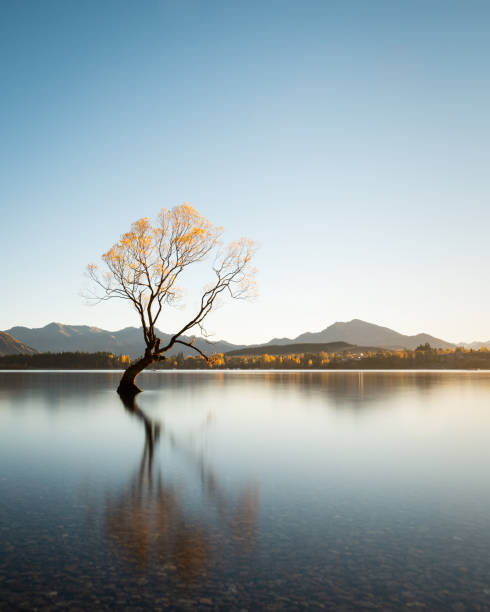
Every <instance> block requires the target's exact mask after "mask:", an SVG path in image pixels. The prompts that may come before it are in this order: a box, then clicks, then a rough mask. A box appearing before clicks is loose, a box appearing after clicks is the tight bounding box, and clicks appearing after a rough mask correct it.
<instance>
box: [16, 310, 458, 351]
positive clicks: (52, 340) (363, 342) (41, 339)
mask: <svg viewBox="0 0 490 612" xmlns="http://www.w3.org/2000/svg"><path fill="white" fill-rule="evenodd" d="M156 332H157V335H158V337H159V338H161V339H162V341H163V343H165V342H166V341H168V339H169V338H170V335H169V334H165V333H163V332H161V331H159V330H156ZM5 333H6V334H10V336H13V339H16V340H18V341H20V343H24V345H27V347H26V348H27V349H29V347H32V348H33V349H35V350H37V351H39V352H47V351H51V352H67V351H83V352H88V353H94V352H97V351H109V352H111V353H115V354H123V355H129V356H130V357H131V358H132V359H134V358H135V357H138V356H139V355H142V354H143V352H144V341H143V332H142V329H141V327H140V328H137V327H125V328H124V329H121V330H119V331H114V332H112V331H107V330H104V329H99V328H98V327H89V326H87V325H64V324H62V323H50V324H49V325H46V326H45V327H39V328H33V329H30V328H28V327H12V328H11V329H8V330H6V332H5ZM182 339H183V340H186V341H190V339H191V337H190V336H187V337H186V336H184V337H183V338H182ZM332 342H337V343H338V342H344V343H347V345H348V346H356V347H361V348H362V347H371V348H372V347H380V348H392V349H397V348H407V349H415V348H416V347H417V346H419V345H420V344H425V343H426V342H428V343H429V344H430V345H431V346H432V347H434V348H454V347H455V346H456V345H454V344H451V343H450V342H446V341H444V340H441V339H439V338H434V336H430V335H429V334H417V335H415V336H406V335H404V334H400V333H399V332H396V331H394V330H392V329H389V328H388V327H382V326H381V325H374V324H373V323H367V322H366V321H361V320H360V319H353V320H352V321H348V322H344V323H342V322H337V323H334V324H333V325H330V326H329V327H327V328H325V329H324V330H322V331H319V332H306V333H304V334H301V335H299V336H298V337H297V338H293V339H290V338H274V339H273V340H270V342H267V343H265V344H260V345H252V346H251V347H250V346H248V347H246V346H245V345H237V344H231V343H230V342H226V341H224V340H218V341H217V342H211V343H209V342H207V341H206V340H204V339H203V338H198V339H197V340H196V346H197V347H198V348H199V349H201V350H202V351H204V352H206V353H229V352H230V351H235V350H237V349H243V348H247V350H248V351H250V350H251V349H252V348H257V347H259V348H261V349H262V348H264V352H271V347H275V348H274V350H277V347H280V346H290V345H312V344H315V345H320V344H321V345H325V344H327V343H332ZM308 350H310V349H308ZM311 350H313V349H311ZM316 350H317V351H319V350H327V349H321V348H319V347H318V346H317V347H316ZM331 350H333V349H331ZM180 352H182V353H183V354H184V355H185V356H187V355H195V354H196V352H195V351H193V350H192V349H190V348H188V347H186V346H183V345H179V344H176V345H175V347H174V348H173V349H172V351H171V352H170V353H169V354H170V355H176V354H177V353H180ZM302 352H303V351H302ZM248 354H251V353H248ZM257 354H260V353H257ZM277 354H279V353H277Z"/></svg>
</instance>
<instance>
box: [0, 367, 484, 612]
mask: <svg viewBox="0 0 490 612" xmlns="http://www.w3.org/2000/svg"><path fill="white" fill-rule="evenodd" d="M119 376H120V374H119V373H115V372H4V373H0V466H1V471H0V608H1V609H2V610H13V609H22V608H24V609H35V608H37V609H60V610H61V609H80V610H86V609H91V608H94V609H101V610H103V609H125V608H131V609H135V608H136V609H137V608H138V607H139V608H141V609H166V608H177V609H187V608H188V609H191V608H195V607H199V608H200V609H207V608H208V609H223V610H225V609H238V610H241V609H249V610H255V609H270V610H276V609H287V610H294V609H304V608H305V607H311V608H314V609H321V608H324V609H340V610H357V609H383V610H389V609H392V610H399V609H405V608H406V609H410V608H420V609H424V608H425V609H430V610H488V609H490V557H489V550H490V548H489V545H490V487H489V465H490V461H489V460H490V443H489V440H490V401H489V400H490V374H489V373H486V372H481V373H478V372H457V373H451V372H385V373H381V372H366V373H359V372H192V373H186V372H148V373H144V374H143V375H141V377H140V379H139V380H140V381H141V385H142V386H143V387H144V388H145V392H144V393H143V394H140V395H139V396H138V397H137V400H136V403H135V404H133V405H126V406H125V405H123V403H122V402H121V400H120V399H119V397H118V396H117V394H116V393H115V392H114V389H115V387H116V386H117V382H118V378H119Z"/></svg>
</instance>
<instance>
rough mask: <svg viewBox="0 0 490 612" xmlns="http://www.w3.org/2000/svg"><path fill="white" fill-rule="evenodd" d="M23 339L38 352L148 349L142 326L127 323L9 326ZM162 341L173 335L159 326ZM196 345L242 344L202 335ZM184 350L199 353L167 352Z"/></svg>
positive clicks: (213, 349)
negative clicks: (117, 327) (115, 327)
mask: <svg viewBox="0 0 490 612" xmlns="http://www.w3.org/2000/svg"><path fill="white" fill-rule="evenodd" d="M6 333H7V334H10V335H11V336H13V337H14V338H16V339H17V340H19V341H20V342H24V343H25V344H28V345H29V346H32V347H33V348H34V349H36V350H37V351H39V352H42V353H44V352H48V351H49V352H53V353H58V352H67V351H82V352H87V353H94V352H97V351H108V352H111V353H115V354H122V355H129V356H130V357H131V358H132V359H134V358H135V357H138V356H139V355H142V354H143V352H144V349H145V345H144V340H143V331H142V328H141V327H140V328H137V327H126V328H124V329H121V330H119V331H114V332H112V331H107V330H104V329H99V328H98V327H89V326H87V325H64V324H62V323H50V324H49V325H46V326H45V327H38V328H33V329H31V328H29V327H12V328H11V329H9V330H7V332H6ZM156 333H157V335H158V337H159V338H161V339H162V341H163V343H165V342H166V341H168V340H169V339H170V337H171V336H170V334H164V333H163V332H161V331H159V330H156ZM191 338H192V337H191V336H183V337H182V340H184V341H187V342H190V340H191ZM195 344H196V346H197V348H199V349H201V350H202V351H204V352H206V353H225V352H226V351H230V350H232V349H236V348H241V346H242V345H237V344H230V343H229V342H225V341H224V340H218V341H217V342H207V341H206V340H204V339H203V338H197V339H196V342H195ZM180 352H182V353H183V354H184V356H187V355H197V353H196V351H193V350H192V349H190V348H188V347H187V346H183V345H182V344H176V345H175V346H174V348H173V350H172V351H170V352H169V353H168V354H170V355H176V354H177V353H180Z"/></svg>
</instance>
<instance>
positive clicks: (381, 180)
mask: <svg viewBox="0 0 490 612" xmlns="http://www.w3.org/2000/svg"><path fill="white" fill-rule="evenodd" d="M0 10H1V13H0V58H1V59H0V76H1V83H2V95H1V96H0V135H1V142H2V145H1V147H0V204H1V213H2V216H1V218H2V222H1V225H0V240H1V247H2V255H3V257H2V260H3V264H2V269H3V270H4V275H3V283H2V291H1V293H2V300H1V304H0V329H8V328H9V327H11V326H13V325H26V326H29V327H38V326H42V325H45V324H46V323H49V322H51V321H59V322H63V323H67V324H88V325H96V326H98V327H103V328H105V329H119V328H122V327H126V326H129V325H138V320H137V317H136V314H135V313H134V312H133V311H132V310H131V309H130V307H129V305H127V304H122V303H116V302H113V303H110V302H108V303H105V304H100V305H98V306H96V307H90V306H87V305H86V304H85V303H84V300H83V299H82V298H81V297H80V291H81V290H82V289H83V286H84V284H85V282H86V281H85V279H84V269H85V267H86V265H87V264H88V263H91V262H97V261H98V260H99V257H100V254H101V253H102V252H104V251H106V250H107V249H108V248H109V247H110V246H111V245H112V244H113V243H114V242H115V241H116V240H117V239H118V238H119V236H120V234H121V233H122V232H124V231H126V230H127V229H128V228H129V225H130V223H131V222H132V221H134V220H136V219H138V218H140V217H143V216H150V217H155V216H156V214H157V212H158V211H159V209H160V208H161V207H162V206H166V207H172V206H174V205H177V204H180V203H182V202H189V203H190V204H192V205H193V206H194V207H195V208H196V209H197V210H199V211H200V212H201V213H202V214H204V215H205V216H207V217H208V218H209V219H210V220H211V221H212V222H213V223H215V224H217V225H223V226H224V227H225V230H226V234H225V237H226V238H227V239H230V240H231V239H234V238H237V237H240V236H242V235H246V236H249V237H251V238H253V239H255V240H257V241H258V242H259V244H260V249H259V251H258V253H257V258H256V265H257V267H258V269H259V275H258V283H259V291H260V296H259V298H258V299H257V300H256V301H255V302H253V303H248V304H237V303H227V304H226V305H224V306H223V307H222V308H220V309H219V310H218V311H217V313H216V314H214V315H213V316H212V318H210V321H209V325H208V328H209V330H210V331H212V332H215V334H216V336H217V337H220V338H225V339H227V340H229V341H232V342H237V343H249V342H261V341H267V340H269V339H270V338H272V337H278V336H279V337H283V336H289V337H294V336H296V335H298V334H299V333H302V332H304V331H317V330H320V329H322V328H324V327H326V326H327V325H329V324H331V323H333V322H334V321H337V320H341V321H345V320H350V319H352V318H361V319H364V320H367V321H371V322H374V323H379V324H382V325H387V326H388V327H392V328H394V329H396V330H397V331H400V332H403V333H409V334H412V333H418V332H422V331H425V332H428V333H431V334H433V335H435V336H438V337H441V338H444V339H447V340H450V341H471V340H488V339H490V314H489V312H488V304H490V279H489V275H488V268H489V264H490V256H489V253H488V249H487V244H486V242H487V236H488V231H489V227H490V197H489V194H490V172H489V167H490V163H489V162H490V152H489V142H490V119H489V109H490V80H489V74H490V37H489V36H488V29H489V26H490V3H488V2H475V1H471V0H469V1H468V0H466V1H461V2H454V1H450V0H444V1H440V2H439V1H437V0H431V1H430V2H427V1H426V0H423V1H419V0H415V1H408V0H407V1H396V0H395V1H392V0H391V1H389V2H379V1H378V2H377V1H372V2H365V1H358V2H354V1H348V0H342V1H339V2H334V1H325V0H322V1H320V2H314V1H305V2H299V1H296V2H288V1H285V0H281V1H280V2H274V1H268V2H253V1H250V0H247V1H231V2H230V1H225V2H214V1H208V2H190V1H185V0H183V1H179V2H176V1H175V2H165V1H159V2H153V1H151V0H146V1H145V2H144V3H140V2H136V1H132V2H125V1H123V0H118V1H114V2H111V1H104V2H100V1H97V2H90V1H86V2H75V1H65V0H63V1H59V2H57V1H50V0H46V1H45V2H42V3H41V2H31V1H27V0H24V1H23V2H15V1H13V0H11V1H7V2H3V3H2V6H1V9H0ZM201 272H202V275H200V274H193V275H191V278H190V279H189V293H188V295H187V304H188V309H187V310H186V309H184V310H177V311H171V312H169V313H168V314H166V315H163V316H162V318H161V319H160V321H159V327H160V328H161V329H162V330H164V331H168V332H171V331H172V330H173V329H174V328H175V326H176V325H178V323H179V322H180V321H183V320H184V319H185V318H186V316H187V315H188V314H190V313H191V312H192V311H193V305H194V304H195V302H196V297H197V293H196V290H197V289H198V287H199V286H200V285H202V284H204V283H205V282H206V281H207V279H208V277H207V275H206V274H205V270H204V269H202V268H201V269H200V270H199V273H201ZM5 273H6V274H5Z"/></svg>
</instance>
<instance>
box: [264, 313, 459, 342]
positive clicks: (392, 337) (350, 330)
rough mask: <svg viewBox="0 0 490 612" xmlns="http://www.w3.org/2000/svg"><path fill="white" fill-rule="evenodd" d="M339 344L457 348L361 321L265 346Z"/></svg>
mask: <svg viewBox="0 0 490 612" xmlns="http://www.w3.org/2000/svg"><path fill="white" fill-rule="evenodd" d="M338 341H343V342H347V343H349V344H353V345H358V346H375V347H380V348H393V349H395V348H407V349H415V348H417V346H419V345H420V344H425V343H426V342H428V343H429V344H430V345H431V346H432V347H434V348H454V347H455V346H456V345H455V344H451V343H450V342H446V341H445V340H440V339H439V338H434V336H430V335H429V334H417V335H415V336H406V335H404V334H400V333H399V332H396V331H394V330H393V329H389V328H388V327H382V326H381V325H375V324H374V323H367V322H366V321H361V320H360V319H353V320H352V321H348V322H337V323H333V325H330V326H329V327H327V328H325V329H324V330H322V331H319V332H306V333H304V334H301V335H299V336H298V337H297V338H294V339H289V338H274V339H273V340H271V341H270V342H267V344H266V345H264V346H267V345H288V344H300V343H320V342H338Z"/></svg>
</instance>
